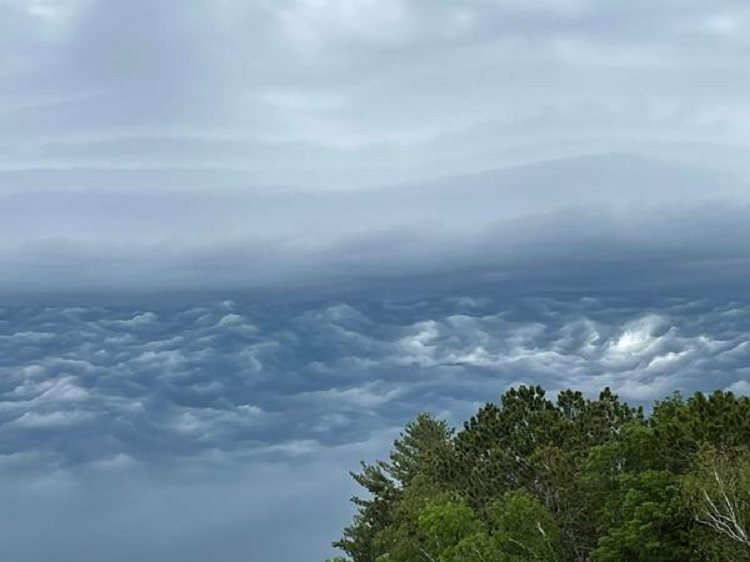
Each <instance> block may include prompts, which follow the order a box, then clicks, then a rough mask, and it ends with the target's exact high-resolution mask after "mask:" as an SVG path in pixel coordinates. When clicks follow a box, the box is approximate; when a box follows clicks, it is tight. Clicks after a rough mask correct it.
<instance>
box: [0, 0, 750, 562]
mask: <svg viewBox="0 0 750 562" xmlns="http://www.w3.org/2000/svg"><path fill="white" fill-rule="evenodd" d="M749 57H750V7H748V5H747V2H745V1H730V0H717V1H714V2H705V1H699V0H648V1H646V0H629V1H623V0H611V1H607V2H602V1H596V0H554V1H552V0H461V1H458V0H429V1H428V0H273V1H272V0H268V1H267V0H252V1H240V0H204V1H202V2H190V3H187V2H175V1H174V0H0V475H2V478H0V505H2V506H3V507H2V508H0V526H2V528H3V529H4V531H5V532H4V546H3V550H4V552H5V555H6V556H8V557H9V560H13V562H105V561H106V562H119V561H123V562H124V561H126V560H127V561H131V560H139V562H202V561H207V560H211V561H218V562H235V561H247V560H250V561H252V560H264V561H267V562H307V561H310V562H313V561H317V562H322V561H323V560H324V559H325V557H327V556H331V555H333V551H332V549H331V548H330V542H331V541H332V540H335V539H336V538H337V537H338V533H339V532H340V529H341V528H342V526H343V525H344V524H345V523H346V521H347V518H348V517H349V516H350V514H351V508H350V506H349V505H348V498H349V496H350V494H351V493H352V491H353V485H352V483H351V482H350V479H349V477H348V471H349V470H352V469H356V467H357V466H358V463H359V460H360V459H365V460H373V459H375V458H381V457H383V455H385V454H387V450H388V447H389V444H390V442H391V441H392V440H393V439H394V437H395V436H397V435H398V431H399V428H400V427H401V426H403V424H404V423H405V422H406V421H408V420H409V419H410V418H412V417H413V416H414V415H415V414H416V413H417V412H419V411H422V410H429V411H433V412H435V413H437V414H438V415H440V416H442V417H444V418H446V419H448V420H449V421H450V422H451V423H453V424H456V425H458V424H460V423H461V421H462V420H463V419H465V418H466V417H468V416H469V415H470V414H471V413H472V411H473V410H475V409H476V408H477V407H478V405H480V404H482V403H484V402H486V401H488V400H496V399H497V398H498V397H499V395H500V394H501V393H502V392H503V391H504V390H506V389H507V388H509V387H510V386H513V385H518V384H528V383H534V384H542V385H544V386H545V387H546V388H548V389H549V390H550V392H552V393H554V392H556V391H558V390H561V389H564V388H567V387H574V388H577V389H581V390H584V391H585V392H586V393H587V394H589V395H594V394H596V392H597V391H598V389H600V388H601V387H603V386H606V385H609V386H611V387H612V388H613V389H614V390H615V391H616V392H618V393H619V394H620V395H621V396H622V397H623V398H624V399H626V400H628V401H630V402H632V403H634V404H642V403H649V402H650V401H652V400H658V399H660V398H663V397H664V396H668V395H670V394H671V393H673V392H674V391H681V392H684V393H691V392H693V391H696V390H710V389H713V388H723V389H730V390H732V391H734V392H737V393H741V394H747V393H750V382H749V381H750V371H749V369H750V298H748V291H747V281H746V280H747V278H748V275H750V226H749V225H750V188H749V186H750V158H749V157H748V156H750V101H749V100H750V95H748V94H750V75H749V74H748V73H747V71H746V70H747V63H748V58H749ZM290 537H294V540H290Z"/></svg>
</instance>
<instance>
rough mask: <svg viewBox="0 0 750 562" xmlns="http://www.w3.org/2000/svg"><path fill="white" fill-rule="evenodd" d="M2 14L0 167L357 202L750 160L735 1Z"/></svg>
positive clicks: (68, 8) (94, 5) (95, 2)
mask: <svg viewBox="0 0 750 562" xmlns="http://www.w3.org/2000/svg"><path fill="white" fill-rule="evenodd" d="M3 7H4V8H3V9H4V12H3V13H4V14H5V17H4V18H3V19H2V21H0V25H2V31H3V32H4V33H3V36H4V39H3V41H4V45H3V46H4V47H5V48H4V49H3V51H4V54H5V56H6V58H7V59H8V60H9V63H8V64H7V65H4V72H3V74H4V75H5V77H6V80H3V82H2V84H3V85H2V87H0V130H2V131H3V133H2V134H1V135H0V144H4V145H7V146H8V147H9V150H7V151H3V152H4V157H3V160H2V161H0V165H2V166H3V167H4V168H6V169H28V168H50V167H52V168H60V167H63V168H66V169H67V170H68V171H67V173H68V174H69V175H71V177H72V178H76V177H78V172H79V170H80V173H81V174H83V175H82V178H83V179H85V172H86V168H91V167H95V168H97V169H99V170H100V173H101V174H102V175H103V177H104V178H106V182H107V183H108V182H113V183H118V181H121V172H120V171H119V170H120V168H122V167H123V166H125V167H128V168H141V169H142V168H144V166H145V167H147V168H148V169H153V168H156V169H157V170H158V169H159V168H164V167H167V168H168V167H177V168H180V167H189V168H193V167H214V168H219V169H222V168H233V169H240V170H242V171H243V172H244V173H243V174H242V175H241V176H240V177H241V178H242V182H243V185H244V186H245V187H252V186H255V185H257V183H259V182H260V183H273V184H277V183H283V184H292V185H305V186H308V187H309V186H319V185H336V186H342V187H353V186H360V187H361V186H363V185H370V184H372V183H385V184H388V183H396V182H399V181H403V180H407V179H416V178H418V177H423V176H425V175H427V174H429V175H438V174H449V173H456V172H463V171H471V170H476V169H477V168H491V167H496V166H499V165H506V164H513V163H517V162H518V160H519V158H522V159H523V160H526V161H528V160H534V159H539V158H540V157H548V156H550V155H555V154H550V151H553V152H556V153H557V154H558V155H559V153H561V152H562V153H570V152H573V153H575V154H581V153H583V154H586V153H597V152H601V151H602V150H605V151H606V150H613V149H621V148H627V149H632V148H637V147H642V146H643V143H645V142H667V143H669V142H671V143H675V142H677V143H684V142H686V141H694V142H696V141H699V142H718V143H722V144H726V145H729V146H733V147H734V148H735V149H736V150H743V149H744V150H746V148H747V146H748V138H747V134H746V130H747V127H746V124H747V116H748V108H747V101H746V99H747V96H746V95H745V92H746V91H747V87H748V84H747V83H746V79H745V78H743V77H744V76H745V74H746V73H744V72H742V70H743V69H744V48H745V41H744V39H743V38H744V37H745V36H746V35H747V34H746V33H745V31H746V27H747V25H748V21H750V18H748V16H747V10H746V8H745V7H744V6H742V5H741V4H738V3H737V2H733V1H724V2H718V3H716V2H714V3H712V4H711V5H710V6H708V5H706V4H705V3H704V2H692V1H691V2H672V1H669V0H663V1H660V2H657V3H653V2H651V3H648V5H646V4H643V3H640V2H629V3H625V2H611V3H608V4H607V5H601V3H595V2H587V1H570V2H563V3H560V2H532V3H520V2H515V1H503V2H484V1H482V0H472V1H470V2H465V3H462V5H461V6H456V5H455V4H454V3H452V2H437V3H435V2H429V3H427V2H422V1H418V0H391V1H388V2H380V3H374V2H371V1H370V0H353V1H349V2H341V1H339V0H326V1H324V2H311V1H308V0H285V1H284V2H253V3H251V4H248V3H243V2H236V1H233V0H232V1H228V2H208V3H203V4H201V6H195V7H191V8H189V9H187V8H185V9H174V6H173V5H172V4H170V3H169V2H162V1H158V2H145V1H143V0H138V1H134V2H119V1H116V0H69V1H67V2H63V1H58V2H52V1H48V2H36V1H34V2H32V1H24V0H13V1H10V0H5V2H4V3H3ZM198 147H200V148H198ZM519 151H522V156H520V155H519ZM71 181H74V179H72V180H71ZM11 186H12V184H11V185H10V186H9V187H11ZM203 187H207V188H208V187H211V186H210V185H209V182H206V183H204V184H203Z"/></svg>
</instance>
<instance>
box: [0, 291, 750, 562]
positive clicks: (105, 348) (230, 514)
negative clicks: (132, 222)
mask: <svg viewBox="0 0 750 562" xmlns="http://www.w3.org/2000/svg"><path fill="white" fill-rule="evenodd" d="M0 357H2V360H1V363H0V375H1V376H0V380H1V381H2V387H0V393H1V394H0V443H1V444H2V450H0V470H1V471H2V473H3V475H4V479H3V480H4V484H3V486H0V496H2V497H5V498H6V499H8V501H12V502H13V505H20V506H23V507H21V508H20V512H18V513H16V514H15V515H13V514H11V512H10V511H4V513H5V519H7V521H6V522H5V523H4V528H6V529H10V530H11V531H9V536H10V537H14V536H15V537H16V538H15V539H10V544H9V545H6V547H7V548H8V549H9V550H8V551H9V552H13V553H14V557H13V559H14V560H19V561H24V562H26V561H29V562H31V561H35V562H36V561H39V562H41V561H45V560H49V559H50V558H49V556H50V552H52V551H53V550H55V551H56V552H57V553H58V554H57V556H59V553H60V552H62V553H63V557H64V556H70V557H75V556H78V557H79V558H80V555H75V553H76V552H79V551H80V549H81V548H83V546H82V544H83V543H82V542H81V541H83V540H86V542H87V544H89V541H91V544H92V545H93V547H92V548H94V550H93V551H92V552H93V554H92V555H91V558H90V559H91V560H98V559H101V558H103V557H106V558H107V559H111V560H120V558H117V556H121V557H122V560H125V559H127V557H128V556H130V557H132V556H137V557H138V558H139V559H140V560H143V561H144V562H151V561H154V562H156V561H157V560H164V559H180V560H188V561H191V562H192V561H196V562H197V561H198V560H203V559H205V557H206V556H208V554H207V552H209V551H211V550H212V549H220V550H219V552H221V555H222V559H223V560H241V559H243V557H245V558H246V557H247V553H248V552H249V551H254V552H259V553H263V554H264V556H265V558H266V559H270V560H279V561H282V560H290V559H292V558H295V557H299V556H302V557H303V558H304V559H310V560H312V559H321V558H322V557H323V556H324V555H325V553H326V552H328V546H327V544H328V541H329V539H332V538H335V534H336V532H337V530H338V528H339V527H340V525H341V524H342V523H343V522H344V520H345V519H346V517H347V513H348V507H347V505H346V498H347V497H348V494H349V490H350V483H349V482H347V480H346V472H347V470H350V469H354V468H355V467H356V464H357V461H358V459H359V458H369V459H372V458H373V457H375V456H382V455H383V454H384V453H385V449H386V447H387V444H388V442H389V441H390V439H392V438H393V436H394V435H395V434H396V433H397V430H398V427H400V426H401V425H402V424H403V423H404V422H405V421H407V420H408V419H410V418H411V417H412V416H413V415H414V414H415V413H416V412H418V411H420V410H431V411H434V412H436V413H438V414H439V415H441V416H444V417H446V418H448V419H449V420H450V421H451V422H452V423H454V424H455V423H459V422H460V421H462V420H463V419H464V418H465V417H467V416H468V415H470V414H471V413H472V412H473V411H474V410H475V409H476V408H477V407H478V405H480V404H482V403H484V402H486V401H491V400H495V399H497V398H498V397H499V395H500V394H501V393H502V392H503V391H504V390H505V389H507V388H508V387H509V386H511V385H516V384H521V383H525V384H529V383H534V384H536V383H539V384H542V385H544V386H545V387H546V388H548V389H549V390H550V391H552V392H554V391H557V390H560V389H564V388H568V387H575V388H579V389H583V390H584V391H586V392H589V393H596V392H597V391H598V390H599V389H600V388H601V387H603V386H611V387H612V388H613V389H614V390H615V391H616V392H618V393H619V394H620V395H621V396H622V397H623V398H625V399H626V400H628V401H630V402H632V403H641V402H648V401H651V400H653V399H659V398H662V397H664V396H666V395H669V394H671V393H672V392H673V391H674V390H683V391H685V392H692V391H694V390H709V389H714V388H727V389H732V390H734V391H736V392H738V393H743V394H744V393H747V392H750V386H748V383H747V380H748V378H750V306H749V305H748V304H747V302H744V301H737V302H733V301H726V300H724V301H716V300H692V299H686V298H675V299H659V298H653V297H651V298H641V299H635V298H633V297H627V298H615V297H608V298H592V297H587V298H576V299H565V300H560V299H548V298H534V299H531V298H526V299H511V300H508V299H502V298H498V297H489V298H488V297H484V298H480V297H476V296H475V297H471V298H470V297H463V298H440V299H427V300H424V299H423V300H416V301H414V300H411V301H404V300H401V301H372V300H364V301H362V300H360V301H349V302H345V301H336V302H329V301H323V302H318V303H297V304H290V303H279V304H275V305H274V304H266V305H261V304H258V303H257V302H247V301H238V302H233V301H221V302H204V303H200V304H193V305H189V306H188V305H185V304H161V305H159V304H156V303H152V304H151V306H148V307H142V308H140V309H137V310H136V309H134V308H133V307H132V306H130V307H118V308H114V307H98V306H84V307H63V306H57V307H39V306H28V307H20V306H11V307H5V308H3V309H1V310H0ZM6 505H9V504H7V503H6ZM196 505H202V506H204V509H202V510H200V511H196V509H197V508H196V507H195V506H196ZM45 512H52V513H62V512H65V513H67V516H66V521H67V523H64V524H63V525H62V527H60V526H58V525H57V524H55V523H54V522H53V521H54V520H53V519H51V518H50V516H46V515H44V513H45ZM11 515H12V517H11ZM311 519H312V520H315V521H316V524H315V526H312V527H309V528H308V530H307V531H306V532H305V534H301V535H299V536H298V539H299V540H298V541H295V543H294V544H287V545H282V544H279V543H278V542H277V541H278V540H279V539H278V534H277V533H276V534H274V533H273V532H272V531H271V529H273V528H274V525H276V526H278V528H281V527H283V526H284V525H293V526H299V528H302V527H305V526H307V525H308V524H309V522H310V520H311ZM31 520H34V521H35V528H41V532H42V533H43V534H44V535H45V536H47V537H48V538H49V542H46V543H45V545H46V546H43V545H41V544H39V543H36V542H32V543H29V542H28V541H27V540H26V539H24V538H23V537H24V536H25V535H24V532H27V531H28V528H27V524H30V523H29V522H30V521H31ZM164 520H166V521H164ZM84 529H85V530H86V532H85V533H83V530H84ZM148 529H153V531H149V530H148ZM264 529H268V530H264ZM14 530H17V531H18V534H16V533H15V531H14ZM119 533H125V534H126V535H128V536H130V535H131V534H132V535H133V536H137V537H140V539H139V540H138V541H136V543H135V544H139V545H140V546H133V545H131V544H125V543H123V541H122V539H121V538H119ZM269 533H270V534H269ZM191 535H194V536H192V538H191ZM84 536H85V539H84ZM273 537H276V538H275V539H274V538H273ZM87 548H88V547H87ZM51 549H52V550H51ZM97 552H99V553H100V554H96V553H97ZM113 552H119V553H120V554H115V555H113V554H112V553H113ZM312 553H315V555H314V556H313V555H312Z"/></svg>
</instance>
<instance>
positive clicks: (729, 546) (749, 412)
mask: <svg viewBox="0 0 750 562" xmlns="http://www.w3.org/2000/svg"><path fill="white" fill-rule="evenodd" d="M749 447H750V400H748V399H747V398H738V397H736V396H734V395H733V394H731V393H728V392H716V393H713V394H711V395H710V396H704V395H702V394H696V395H695V396H693V397H691V398H689V399H687V400H684V399H683V398H682V397H680V396H679V395H675V396H673V397H671V398H669V399H667V400H664V401H662V402H659V403H657V404H655V406H654V409H653V413H652V414H651V416H649V417H648V418H647V417H646V416H644V412H643V410H642V409H640V408H631V407H630V406H628V405H627V404H625V403H623V402H621V401H620V400H619V399H618V398H617V396H615V395H614V394H613V393H612V392H611V391H609V389H605V390H604V391H602V392H601V394H600V395H599V396H598V398H597V399H589V398H586V397H585V396H584V395H583V394H582V393H580V392H574V391H565V392H561V393H559V394H558V395H557V397H556V399H555V400H552V399H550V398H548V397H547V395H546V393H545V391H544V390H543V389H542V388H540V387H519V388H517V389H511V390H509V391H508V392H506V393H505V394H504V395H503V396H502V397H501V398H500V402H499V403H498V404H492V403H489V404H486V405H485V406H483V407H482V408H480V409H479V411H478V412H477V413H476V414H475V415H474V416H473V417H472V418H471V419H469V420H468V421H467V422H466V423H465V424H464V426H463V428H462V429H461V430H460V431H458V432H456V433H455V434H454V432H453V431H452V430H451V429H450V428H449V427H448V425H447V424H446V423H445V422H443V421H441V420H438V419H436V418H434V417H433V416H431V415H429V414H420V415H419V416H417V418H416V419H415V420H414V421H413V422H411V423H409V424H407V426H406V427H405V429H404V432H403V433H402V434H401V436H400V437H399V439H397V440H396V442H395V443H394V445H393V450H392V452H391V454H390V457H389V459H388V460H387V461H379V462H376V463H375V464H372V465H368V464H364V463H363V464H362V470H361V472H359V473H356V474H353V475H352V476H353V477H354V479H355V481H356V482H357V483H358V484H360V485H361V486H362V488H363V489H364V490H365V491H366V495H365V497H363V498H362V497H355V498H353V501H354V503H355V504H356V505H357V506H358V512H357V513H356V515H355V517H354V520H353V522H352V524H351V525H350V526H349V527H347V528H346V529H345V530H344V533H343V537H342V538H341V539H340V540H339V541H338V542H337V543H335V544H336V546H338V547H339V548H341V549H342V550H343V551H344V552H345V553H346V554H347V555H348V556H349V557H350V559H351V561H352V562H678V561H679V562H724V561H727V562H728V561H735V560H750V538H748V534H750V528H749V527H748V526H747V525H748V524H750V453H749V452H748V448H749ZM717 475H718V476H717ZM712 517H713V519H712ZM732 517H734V518H735V519H734V520H733V523H732V524H733V525H734V526H733V527H731V529H730V530H729V531H728V528H727V527H726V525H727V518H732ZM722 525H723V526H722ZM730 531H731V532H730ZM746 538H747V540H745V539H746Z"/></svg>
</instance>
